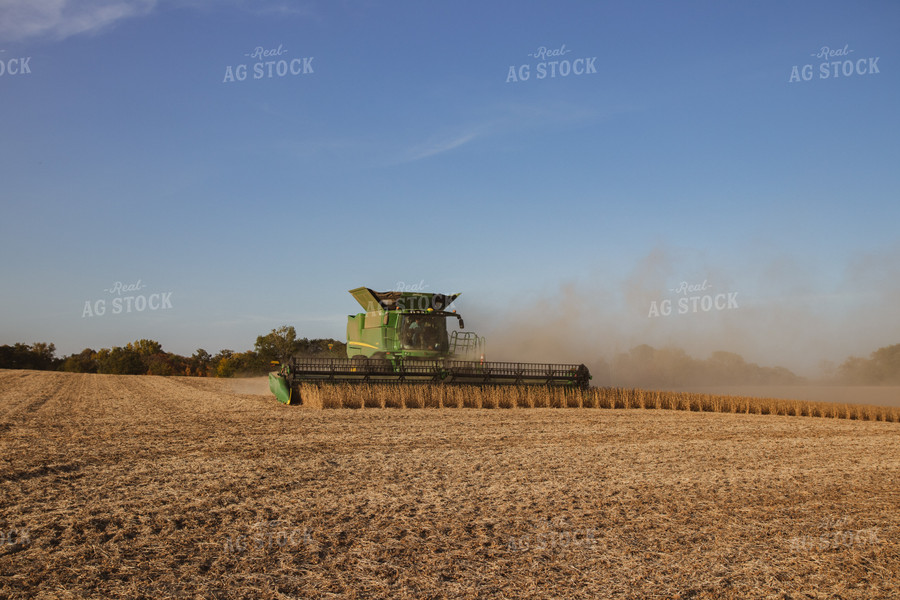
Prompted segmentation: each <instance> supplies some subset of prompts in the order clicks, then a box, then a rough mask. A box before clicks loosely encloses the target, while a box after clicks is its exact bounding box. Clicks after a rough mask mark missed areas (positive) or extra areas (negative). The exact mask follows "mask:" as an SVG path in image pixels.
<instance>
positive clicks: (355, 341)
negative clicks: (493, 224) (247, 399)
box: [269, 287, 591, 404]
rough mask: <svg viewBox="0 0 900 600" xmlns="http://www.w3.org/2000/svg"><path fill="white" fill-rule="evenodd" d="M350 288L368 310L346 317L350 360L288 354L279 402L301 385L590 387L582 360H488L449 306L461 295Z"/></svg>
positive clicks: (273, 385) (272, 385)
mask: <svg viewBox="0 0 900 600" xmlns="http://www.w3.org/2000/svg"><path fill="white" fill-rule="evenodd" d="M350 293H351V294H352V295H353V297H354V298H356V301H357V302H359V304H360V305H361V306H362V307H363V309H365V311H366V312H364V313H359V314H357V315H350V316H349V317H348V318H347V358H299V357H294V358H291V359H290V360H289V361H288V362H286V363H285V364H283V365H281V370H280V371H278V372H273V373H269V389H271V390H272V393H274V394H275V396H276V397H277V398H278V400H279V401H281V402H283V403H285V404H291V403H296V404H299V403H300V400H299V396H300V394H299V386H300V384H301V383H395V384H403V383H437V384H457V385H460V384H462V385H528V384H532V385H546V386H570V387H577V388H587V387H588V385H589V384H590V379H591V375H590V373H589V372H588V369H587V367H585V366H584V365H577V364H541V363H510V362H486V361H485V360H484V351H485V341H484V338H483V337H480V336H478V335H476V334H474V333H472V332H468V331H462V330H463V329H464V327H465V326H464V324H463V319H462V316H460V315H459V314H458V313H457V312H456V310H454V309H451V306H450V305H451V304H452V303H453V301H454V300H455V299H456V298H457V297H458V296H459V294H451V295H445V294H429V293H421V292H376V291H373V290H370V289H369V288H366V287H360V288H356V289H355V290H350ZM448 325H449V327H448ZM454 325H455V326H457V327H458V328H452V326H454Z"/></svg>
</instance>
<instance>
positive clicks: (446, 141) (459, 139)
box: [395, 131, 479, 164]
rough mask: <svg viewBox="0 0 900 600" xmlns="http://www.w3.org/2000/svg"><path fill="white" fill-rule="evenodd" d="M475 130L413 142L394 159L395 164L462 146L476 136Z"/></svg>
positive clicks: (420, 158)
mask: <svg viewBox="0 0 900 600" xmlns="http://www.w3.org/2000/svg"><path fill="white" fill-rule="evenodd" d="M478 135H479V134H478V132H476V131H466V132H463V133H456V134H452V135H449V136H445V137H433V138H430V139H428V140H426V141H424V142H421V143H418V144H414V145H413V146H411V147H410V148H408V149H407V150H405V151H403V152H401V153H400V155H399V156H398V157H397V159H396V160H395V163H396V164H402V163H409V162H414V161H417V160H422V159H423V158H428V157H430V156H435V155H437V154H442V153H444V152H449V151H450V150H455V149H456V148H459V147H460V146H464V145H466V144H468V143H469V142H471V141H472V140H474V139H475V138H477V137H478Z"/></svg>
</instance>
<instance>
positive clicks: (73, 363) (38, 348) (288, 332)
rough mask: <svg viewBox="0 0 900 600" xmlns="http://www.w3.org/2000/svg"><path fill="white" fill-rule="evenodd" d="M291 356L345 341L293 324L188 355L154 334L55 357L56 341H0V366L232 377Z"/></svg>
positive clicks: (342, 350)
mask: <svg viewBox="0 0 900 600" xmlns="http://www.w3.org/2000/svg"><path fill="white" fill-rule="evenodd" d="M291 356H311V357H321V358H342V357H346V356H347V351H346V345H345V344H344V343H343V342H339V341H337V340H333V339H330V338H317V339H308V338H300V339H298V338H297V333H296V331H295V329H294V328H293V327H290V326H283V327H280V328H278V329H273V330H272V331H271V332H270V333H268V334H266V335H261V336H258V337H257V338H256V343H255V344H254V347H253V350H248V351H246V352H235V351H234V350H228V349H225V350H220V351H219V352H218V353H216V354H210V353H209V352H207V351H206V350H204V349H203V348H198V349H197V351H196V352H194V353H193V354H192V355H191V356H181V355H179V354H175V353H173V352H166V351H164V350H163V348H162V345H161V344H160V343H159V342H157V341H155V340H147V339H140V340H136V341H134V342H130V343H128V344H125V346H114V347H112V348H101V349H100V350H94V349H92V348H85V349H84V350H82V351H81V352H78V353H75V354H70V355H68V356H63V357H61V358H57V357H56V346H55V345H54V344H52V343H51V344H47V343H43V342H37V343H34V344H31V345H28V344H22V343H16V344H14V345H12V346H9V345H4V346H0V369H35V370H41V371H67V372H70V373H106V374H113V375H186V376H193V377H234V376H239V375H259V374H264V373H266V372H268V371H271V370H273V369H274V368H275V366H274V365H273V364H272V363H273V361H277V362H282V361H284V360H286V359H287V358H289V357H291Z"/></svg>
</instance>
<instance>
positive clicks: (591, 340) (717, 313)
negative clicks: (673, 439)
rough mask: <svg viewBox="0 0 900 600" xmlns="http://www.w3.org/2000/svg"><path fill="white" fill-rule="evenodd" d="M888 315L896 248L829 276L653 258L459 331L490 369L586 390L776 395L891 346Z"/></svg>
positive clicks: (682, 255) (783, 263)
mask: <svg viewBox="0 0 900 600" xmlns="http://www.w3.org/2000/svg"><path fill="white" fill-rule="evenodd" d="M598 282H604V283H598ZM704 297H706V298H705V299H704ZM665 301H668V302H665ZM898 305H900V244H897V245H895V246H894V247H891V248H887V249H884V250H882V251H880V252H876V253H870V254H859V255H856V256H853V257H851V258H850V259H848V260H846V262H845V264H843V265H837V266H836V267H835V268H829V269H823V268H822V267H821V265H820V264H819V263H818V262H815V261H813V262H811V261H810V260H809V259H807V260H804V259H802V258H794V257H791V256H777V255H772V256H769V257H767V258H766V259H760V260H759V261H758V262H756V263H753V264H742V265H739V266H736V267H733V268H726V266H725V265H723V264H720V263H717V262H716V261H715V260H712V259H710V258H709V257H708V256H705V255H703V254H701V253H698V252H691V251H684V250H673V249H667V248H664V247H657V248H655V249H653V250H652V251H651V252H649V253H648V254H647V255H646V256H645V257H643V258H642V259H641V260H639V261H638V262H637V264H635V265H634V266H633V267H632V268H631V269H630V270H628V271H626V274H625V276H623V277H621V278H620V279H619V280H618V281H614V282H612V283H610V280H609V277H608V276H607V277H604V276H603V274H601V273H593V274H592V276H591V277H585V278H583V279H581V280H578V281H570V282H566V283H563V284H561V285H560V286H559V288H558V289H556V290H552V291H550V292H547V293H542V294H537V295H535V296H534V297H533V298H529V299H527V300H525V301H520V302H519V303H518V304H514V305H510V306H509V307H508V308H506V309H505V310H504V311H502V313H501V314H499V315H498V314H488V311H484V310H479V309H475V310H473V309H471V308H468V309H467V311H466V320H467V324H468V323H469V322H470V323H471V329H472V330H475V331H478V332H479V333H482V334H483V335H485V336H486V337H487V358H488V359H489V360H509V361H523V362H525V361H527V362H577V363H585V364H586V365H588V367H589V368H590V369H591V373H592V375H593V376H594V380H593V381H594V384H595V385H635V386H637V385H647V384H652V385H668V386H670V387H671V386H675V385H681V386H684V385H691V386H697V385H718V384H737V383H740V384H748V385H751V384H753V385H755V384H779V385H784V384H794V383H798V382H800V381H806V382H821V381H825V380H826V379H828V378H829V377H832V376H833V375H834V374H835V371H836V368H837V367H838V366H839V365H840V364H841V363H843V362H844V361H845V360H846V359H847V358H848V357H850V356H860V357H867V356H869V355H870V354H871V353H872V352H874V351H875V350H877V349H878V348H880V347H883V346H889V345H893V344H897V343H900V319H897V318H896V307H897V306H898ZM490 312H493V311H490ZM479 330H480V331H479ZM795 376H796V377H795Z"/></svg>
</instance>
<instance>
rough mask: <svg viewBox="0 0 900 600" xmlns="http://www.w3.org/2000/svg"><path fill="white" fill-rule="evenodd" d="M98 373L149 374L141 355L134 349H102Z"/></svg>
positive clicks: (99, 356)
mask: <svg viewBox="0 0 900 600" xmlns="http://www.w3.org/2000/svg"><path fill="white" fill-rule="evenodd" d="M97 365H98V371H97V372H98V373H110V374H114V375H141V374H143V373H146V372H147V369H146V367H145V365H144V361H143V360H142V359H141V355H140V354H139V353H138V352H137V351H135V350H134V349H133V348H120V347H119V346H115V347H113V348H102V349H101V350H100V351H98V352H97Z"/></svg>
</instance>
